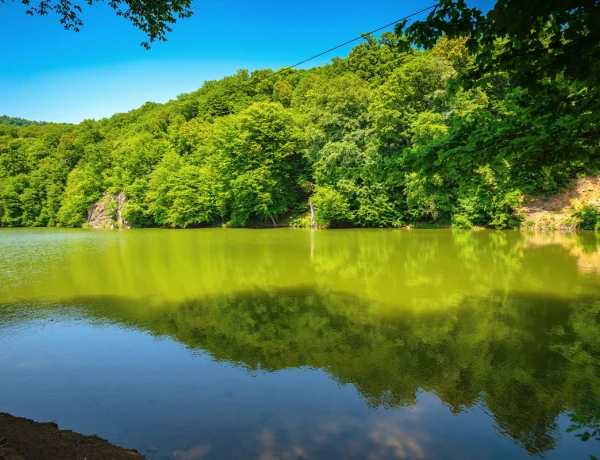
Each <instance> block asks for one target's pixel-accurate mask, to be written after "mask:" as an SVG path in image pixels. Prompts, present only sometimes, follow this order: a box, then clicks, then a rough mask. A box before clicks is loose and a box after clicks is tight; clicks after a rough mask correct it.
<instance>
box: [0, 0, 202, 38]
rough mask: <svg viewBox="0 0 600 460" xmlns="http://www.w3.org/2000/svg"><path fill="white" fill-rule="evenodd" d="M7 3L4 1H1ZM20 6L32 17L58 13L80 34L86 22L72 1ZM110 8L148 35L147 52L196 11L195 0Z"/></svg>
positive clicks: (118, 2) (134, 0) (122, 0)
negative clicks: (179, 21) (172, 27)
mask: <svg viewBox="0 0 600 460" xmlns="http://www.w3.org/2000/svg"><path fill="white" fill-rule="evenodd" d="M97 1H98V0H86V2H85V3H87V4H88V5H91V4H93V3H95V2H97ZM0 3H4V0H0ZM21 3H23V5H25V7H26V8H27V10H26V13H27V14H29V15H32V16H33V15H34V14H37V15H40V16H45V15H47V14H48V13H55V14H56V15H58V17H59V18H60V23H61V24H62V26H63V27H64V28H65V29H67V30H74V31H75V32H79V30H80V28H81V27H82V26H83V22H82V21H81V19H80V18H79V15H80V14H81V13H82V11H83V10H82V8H81V7H80V6H79V5H76V4H75V5H74V4H72V3H71V2H70V1H64V0H40V1H39V2H38V1H36V0H34V1H31V0H21ZM108 5H109V6H110V7H111V8H112V9H113V10H114V11H115V13H116V14H117V16H121V17H123V18H125V19H128V20H130V21H131V22H132V24H133V25H134V26H135V27H137V28H138V29H140V30H141V31H142V32H144V33H145V34H146V35H147V36H148V41H147V42H142V46H144V47H145V48H146V49H149V48H150V45H149V43H152V42H154V41H156V40H159V41H166V40H167V39H166V34H167V33H168V32H171V27H170V26H169V24H174V23H176V22H177V19H183V18H189V17H191V16H192V14H193V12H192V10H191V5H192V0H170V1H168V2H165V1H163V0H144V1H139V0H110V1H109V2H108Z"/></svg>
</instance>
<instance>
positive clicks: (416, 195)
mask: <svg viewBox="0 0 600 460" xmlns="http://www.w3.org/2000/svg"><path fill="white" fill-rule="evenodd" d="M402 40H403V39H402V38H399V37H397V36H396V35H394V34H391V33H385V34H383V35H382V36H381V38H378V39H376V38H373V37H366V40H365V41H364V42H363V43H361V44H359V45H358V46H356V47H355V48H354V49H353V50H352V51H351V52H350V54H349V56H348V57H346V58H343V59H339V58H336V59H333V61H332V62H331V63H330V64H328V65H325V66H322V67H318V68H314V69H310V70H291V69H290V70H284V71H282V72H278V73H275V72H274V71H272V70H270V69H267V70H257V71H255V72H251V73H250V72H248V71H246V70H240V71H238V72H237V73H236V74H235V75H232V76H229V77H225V78H223V79H222V80H218V81H208V82H206V83H205V84H204V85H203V86H202V87H201V88H200V89H199V90H197V91H195V92H192V93H189V94H182V95H180V96H179V97H177V99H176V100H173V101H170V102H167V103H166V104H156V103H146V104H144V105H143V106H142V107H140V108H139V109H136V110H133V111H131V112H128V113H121V114H117V115H114V116H113V117H111V118H107V119H102V120H100V121H93V120H86V121H84V122H82V123H80V124H78V125H64V124H52V123H49V124H45V125H42V124H39V123H38V124H34V123H31V124H29V125H26V123H21V124H22V125H23V126H17V123H14V122H12V123H10V124H7V123H5V122H2V123H1V124H0V223H1V224H2V225H4V226H54V225H62V226H74V227H77V226H81V225H82V224H84V223H85V221H86V218H87V209H88V208H89V207H90V206H91V205H92V204H93V203H94V202H96V201H98V200H99V199H100V198H101V197H102V196H103V194H105V193H106V192H108V193H110V194H117V193H119V192H124V193H125V195H126V196H127V197H128V199H129V201H128V205H127V208H126V211H125V213H124V214H125V215H124V217H125V218H126V219H127V220H128V221H130V222H131V223H132V224H133V225H134V226H138V227H141V226H160V227H190V226H212V225H229V226H246V225H255V224H257V223H260V222H268V223H271V225H272V224H274V223H282V222H285V223H289V224H297V225H308V224H309V222H310V219H309V203H310V202H312V204H313V206H314V211H315V217H316V220H317V223H318V224H319V225H321V226H359V227H395V226H401V225H407V224H414V223H421V224H423V223H426V224H428V225H448V224H452V225H454V226H457V227H461V228H469V227H471V226H473V225H480V226H488V227H494V228H512V227H516V226H518V225H519V223H520V220H521V217H520V215H519V206H520V200H521V197H522V196H523V195H524V194H542V195H543V194H552V193H555V192H557V191H559V190H561V189H563V188H564V187H566V186H567V185H568V184H570V183H571V181H572V179H573V178H575V177H577V176H579V175H586V174H596V173H597V172H598V170H600V155H599V153H600V148H599V136H598V134H599V131H598V128H597V127H598V126H600V110H598V104H597V101H593V100H590V96H589V92H588V89H587V88H586V87H585V86H582V85H581V84H578V83H576V82H572V81H569V80H567V79H565V78H563V77H561V76H560V75H558V76H557V78H556V79H554V80H552V81H551V80H547V81H546V82H545V83H544V84H543V85H541V87H540V88H539V89H538V90H537V91H536V92H535V93H532V92H530V91H528V90H526V89H522V88H521V87H519V86H518V84H517V83H518V82H517V81H515V79H514V78H513V76H512V75H511V74H510V73H508V72H497V73H493V74H490V75H488V76H487V77H486V78H485V79H484V81H485V82H487V85H484V86H481V85H479V86H476V87H475V89H469V90H465V89H463V87H464V86H463V85H461V79H462V78H463V77H464V75H465V74H466V71H467V70H468V69H469V68H470V66H472V65H473V57H472V56H471V55H470V54H469V53H468V51H467V49H466V47H465V41H464V40H460V39H457V40H449V39H445V38H444V39H441V40H440V41H439V43H438V45H437V46H436V47H435V48H433V49H432V50H430V51H421V50H417V49H414V48H413V49H409V50H408V51H402V50H406V49H407V47H405V46H399V45H400V44H401V41H402ZM498 46H499V47H500V46H502V44H499V45H498ZM2 119H3V120H4V119H8V118H7V117H3V118H2ZM9 120H17V121H18V119H9Z"/></svg>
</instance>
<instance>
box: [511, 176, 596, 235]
mask: <svg viewBox="0 0 600 460" xmlns="http://www.w3.org/2000/svg"><path fill="white" fill-rule="evenodd" d="M587 204H591V205H594V206H596V207H600V177H585V178H582V179H579V180H577V181H576V182H575V183H574V187H573V188H571V189H569V190H566V191H565V192H563V193H559V194H558V195H554V196H551V197H545V198H542V197H532V196H526V197H524V199H523V208H522V212H523V213H524V214H525V221H524V222H523V227H524V228H527V229H536V230H575V225H576V222H575V220H574V219H573V218H572V217H571V216H572V214H573V212H575V211H576V210H577V209H579V208H581V207H582V206H584V205H587Z"/></svg>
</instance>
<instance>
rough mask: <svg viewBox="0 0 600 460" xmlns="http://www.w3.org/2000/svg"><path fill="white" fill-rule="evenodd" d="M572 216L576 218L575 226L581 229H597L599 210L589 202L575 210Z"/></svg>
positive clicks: (599, 217) (599, 222)
mask: <svg viewBox="0 0 600 460" xmlns="http://www.w3.org/2000/svg"><path fill="white" fill-rule="evenodd" d="M573 217H575V218H576V219H577V226H578V227H579V228H581V229H582V230H597V229H598V226H599V225H600V211H598V208H597V207H596V206H594V205H591V204H588V205H585V206H582V207H581V208H580V209H578V210H577V211H575V212H574V213H573Z"/></svg>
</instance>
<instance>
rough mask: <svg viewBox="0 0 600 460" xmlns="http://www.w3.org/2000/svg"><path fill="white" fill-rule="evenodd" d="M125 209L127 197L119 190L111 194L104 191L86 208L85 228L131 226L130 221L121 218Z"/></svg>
mask: <svg viewBox="0 0 600 460" xmlns="http://www.w3.org/2000/svg"><path fill="white" fill-rule="evenodd" d="M125 209H127V197H126V196H125V193H123V192H120V193H118V194H117V195H113V194H111V193H108V192H104V195H102V198H101V199H100V201H98V202H96V203H94V204H93V205H92V206H91V207H90V208H89V209H88V219H87V222H86V223H85V225H84V226H85V227H86V228H131V223H130V222H127V221H126V220H125V219H124V218H123V212H124V211H125Z"/></svg>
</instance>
